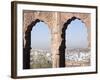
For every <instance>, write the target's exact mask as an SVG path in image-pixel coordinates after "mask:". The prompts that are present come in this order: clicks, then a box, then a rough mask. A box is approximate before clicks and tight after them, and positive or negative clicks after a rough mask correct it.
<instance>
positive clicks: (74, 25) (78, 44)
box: [65, 19, 90, 67]
mask: <svg viewBox="0 0 100 80" xmlns="http://www.w3.org/2000/svg"><path fill="white" fill-rule="evenodd" d="M88 44H89V42H88V32H87V27H86V26H85V24H84V23H83V22H82V21H81V20H78V19H75V20H74V21H72V22H71V23H70V24H69V25H68V28H67V30H66V51H65V58H66V66H67V67H75V66H87V65H89V64H90V54H89V51H90V49H89V47H88Z"/></svg>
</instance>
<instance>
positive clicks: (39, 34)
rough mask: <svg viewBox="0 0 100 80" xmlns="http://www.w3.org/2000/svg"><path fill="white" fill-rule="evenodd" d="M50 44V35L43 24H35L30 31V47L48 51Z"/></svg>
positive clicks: (46, 26)
mask: <svg viewBox="0 0 100 80" xmlns="http://www.w3.org/2000/svg"><path fill="white" fill-rule="evenodd" d="M50 44H51V33H50V30H49V28H48V25H47V24H45V23H44V22H39V23H37V24H36V25H35V26H34V27H33V29H32V31H31V47H33V48H35V49H48V48H50Z"/></svg>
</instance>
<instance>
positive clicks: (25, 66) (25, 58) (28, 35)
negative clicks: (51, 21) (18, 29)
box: [23, 19, 45, 69]
mask: <svg viewBox="0 0 100 80" xmlns="http://www.w3.org/2000/svg"><path fill="white" fill-rule="evenodd" d="M38 22H44V21H42V20H40V19H36V20H34V21H32V22H31V23H30V24H29V25H28V27H27V29H26V31H25V37H24V39H25V45H24V48H23V69H30V50H31V31H32V28H33V27H34V26H35V25H36V24H37V23H38ZM44 23H45V22H44Z"/></svg>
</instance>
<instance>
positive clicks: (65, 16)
mask: <svg viewBox="0 0 100 80" xmlns="http://www.w3.org/2000/svg"><path fill="white" fill-rule="evenodd" d="M74 16H75V17H76V18H77V19H80V20H81V21H82V22H83V23H85V25H86V26H87V29H88V31H87V32H88V42H89V47H90V44H91V42H90V41H91V35H90V32H91V28H90V27H91V16H90V14H88V13H67V12H66V13H63V12H42V11H40V12H39V11H24V16H23V17H24V22H23V29H24V30H23V34H24V39H23V40H24V47H25V45H26V39H25V32H26V31H27V29H28V25H30V24H31V23H32V21H35V20H36V19H39V20H40V21H43V22H44V23H46V24H47V25H48V28H49V29H50V31H51V53H52V62H53V65H52V67H59V66H60V65H59V63H60V60H59V57H60V55H59V54H60V53H59V46H60V45H61V42H62V39H63V38H61V34H62V28H63V27H64V23H66V22H67V21H68V20H69V19H71V18H72V17H74ZM64 63H65V62H64Z"/></svg>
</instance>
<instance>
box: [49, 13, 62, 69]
mask: <svg viewBox="0 0 100 80" xmlns="http://www.w3.org/2000/svg"><path fill="white" fill-rule="evenodd" d="M59 21H60V16H59V13H58V12H54V14H53V24H52V27H53V28H52V30H51V34H52V40H51V41H52V45H51V47H52V48H51V52H52V67H53V68H56V67H59V63H60V62H59V56H60V55H59V45H60V42H61V36H60V22H59Z"/></svg>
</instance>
